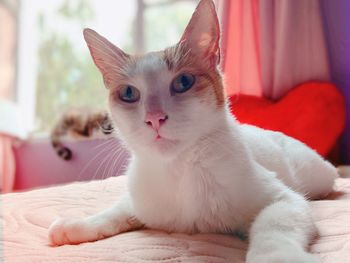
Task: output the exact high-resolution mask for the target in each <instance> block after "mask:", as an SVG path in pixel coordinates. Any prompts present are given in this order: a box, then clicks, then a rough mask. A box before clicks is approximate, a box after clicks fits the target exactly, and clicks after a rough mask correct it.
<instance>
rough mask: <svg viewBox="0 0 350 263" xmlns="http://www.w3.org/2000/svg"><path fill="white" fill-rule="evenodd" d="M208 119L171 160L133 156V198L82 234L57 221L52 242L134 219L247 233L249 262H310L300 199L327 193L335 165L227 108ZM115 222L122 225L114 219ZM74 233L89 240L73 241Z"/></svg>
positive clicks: (307, 220)
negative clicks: (240, 119) (241, 119)
mask: <svg viewBox="0 0 350 263" xmlns="http://www.w3.org/2000/svg"><path fill="white" fill-rule="evenodd" d="M213 115H215V116H216V118H213V119H209V120H208V122H209V123H211V126H212V127H211V129H208V130H206V131H203V132H202V134H200V135H198V134H197V136H198V139H197V140H194V141H192V142H190V143H188V145H187V147H185V149H184V150H183V151H181V153H180V154H178V156H177V157H176V158H174V159H169V158H168V157H166V158H161V155H154V154H150V152H149V153H148V154H147V153H144V152H142V151H140V152H141V153H140V154H138V153H134V155H133V158H132V160H131V163H130V166H129V170H128V174H127V176H128V177H129V185H128V186H129V190H130V197H131V198H130V199H129V198H126V199H123V201H121V202H120V203H119V204H118V205H117V206H116V207H115V208H114V209H115V210H113V211H114V212H112V213H102V214H101V215H102V216H97V217H96V216H95V217H94V220H93V221H91V222H93V223H91V224H90V225H88V227H87V229H86V231H77V230H76V221H75V222H72V224H73V225H75V228H74V229H75V230H74V231H69V227H67V221H58V222H56V223H55V225H54V226H53V227H51V232H50V236H51V241H52V242H53V243H54V244H59V245H60V244H64V243H70V242H73V243H79V242H84V241H90V240H97V239H99V238H101V237H105V236H110V235H114V234H117V233H119V232H120V228H123V230H124V231H125V230H129V229H131V228H132V227H128V224H126V223H125V222H126V221H127V220H126V219H127V218H129V217H130V218H131V217H136V218H137V219H138V220H139V221H140V222H142V224H145V225H146V226H147V227H150V228H155V229H162V230H166V231H176V232H187V233H193V232H219V233H227V232H235V231H240V232H242V231H245V232H248V231H249V229H251V231H250V250H249V253H248V256H247V262H313V261H315V260H314V259H312V257H311V256H309V255H308V254H307V253H306V252H305V251H304V248H305V247H306V245H307V244H308V242H309V240H310V238H311V236H312V234H313V232H314V228H313V223H312V219H311V216H310V209H309V207H308V204H307V202H306V200H305V199H304V198H303V197H302V195H308V196H309V197H310V198H316V197H320V196H323V195H325V194H327V193H328V192H329V191H331V190H332V185H333V181H334V178H335V177H336V176H337V173H336V170H335V168H333V167H332V166H331V165H330V164H329V163H328V162H326V161H324V160H323V159H322V158H321V157H320V156H318V155H317V154H316V153H315V152H313V151H312V150H310V149H309V148H307V147H306V146H305V145H303V144H302V143H300V142H298V141H296V140H294V139H292V138H290V137H287V136H285V135H283V134H281V133H277V132H271V131H264V130H262V129H259V128H256V127H253V126H248V125H240V124H238V123H237V122H236V121H235V120H234V119H233V118H232V117H231V116H229V114H228V113H227V110H226V109H225V108H224V109H223V110H219V111H216V112H215V114H214V113H213ZM206 117H208V116H206ZM292 189H293V190H298V191H300V193H301V194H302V195H300V194H297V193H296V192H295V191H293V190H292ZM121 207H123V209H121ZM123 210H125V211H124V213H121V212H122V211H123ZM118 212H119V214H118ZM125 215H128V216H125ZM118 217H119V218H123V217H124V221H123V220H122V221H115V220H116V219H118ZM88 221H89V220H88ZM88 221H86V220H85V221H84V222H85V223H84V224H82V225H84V227H86V222H88ZM69 222H70V221H68V226H69V225H71V224H70V223H69ZM101 222H104V223H101ZM116 226H117V227H116ZM136 226H138V227H139V226H140V224H136ZM89 229H90V230H89ZM106 229H111V230H110V231H109V232H108V231H107V233H106ZM80 232H83V233H94V235H92V237H91V238H90V237H86V236H85V235H82V236H81V237H80V236H77V234H78V233H80ZM62 233H64V235H63V234H62ZM63 236H66V237H67V239H68V240H62V237H63ZM287 256H288V257H290V259H288V260H286V258H287ZM298 257H299V258H300V259H299V261H297V260H296V258H298ZM311 259H312V260H311ZM315 262H316V261H315Z"/></svg>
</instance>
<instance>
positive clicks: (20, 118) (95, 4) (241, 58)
mask: <svg viewBox="0 0 350 263" xmlns="http://www.w3.org/2000/svg"><path fill="white" fill-rule="evenodd" d="M198 2H199V0H128V1H125V0H0V190H2V191H5V192H6V191H7V192H8V191H12V190H21V189H28V188H32V187H37V186H44V185H50V184H57V183H65V182H71V181H76V180H91V179H97V178H103V177H106V176H111V175H117V174H121V173H122V171H123V169H122V167H124V166H123V165H124V164H125V163H127V153H125V152H124V153H123V154H122V155H120V156H122V157H118V158H121V159H122V160H121V161H120V164H118V165H114V164H115V162H114V161H115V160H113V159H115V158H114V157H113V153H114V152H113V151H110V150H108V149H106V147H105V146H106V145H108V144H106V145H102V146H101V147H100V146H98V147H100V148H94V147H97V145H98V144H99V143H100V141H89V142H74V143H72V142H67V143H68V145H69V146H70V147H71V148H72V149H73V152H74V158H73V159H72V160H71V161H70V162H66V161H64V160H62V159H60V158H59V157H58V156H57V154H56V152H55V151H54V150H53V148H52V147H51V145H50V141H49V139H48V137H49V133H50V131H51V130H52V128H53V126H54V124H55V123H56V121H57V119H58V118H59V117H60V116H61V114H62V113H63V112H64V111H65V110H66V109H69V108H71V107H77V106H78V107H79V106H89V107H90V108H102V109H103V108H106V98H107V96H106V95H107V90H106V89H105V88H104V86H103V81H102V77H101V75H100V73H99V71H98V70H97V68H96V67H95V65H94V64H93V61H92V59H91V57H90V54H89V52H88V48H87V46H86V44H85V41H84V39H83V35H82V31H83V29H84V28H85V27H89V28H92V29H94V30H96V31H97V32H99V33H100V34H101V35H103V36H105V37H106V38H107V39H109V40H110V41H111V42H113V43H114V44H116V45H117V46H118V47H120V48H121V49H123V50H125V51H126V52H129V53H132V54H135V53H144V52H147V51H154V50H161V49H164V48H166V47H168V46H171V45H174V44H176V43H177V42H178V41H179V39H180V37H181V35H182V32H183V30H184V29H185V27H186V25H187V23H188V21H189V19H190V17H191V15H192V13H193V11H194V10H195V8H196V6H197V4H198ZM214 3H215V5H216V9H217V13H218V16H219V20H220V24H221V61H220V67H221V69H222V70H223V72H224V74H225V82H226V86H225V89H226V94H227V95H228V97H229V99H230V100H231V106H232V111H233V112H234V114H235V116H236V117H237V119H238V120H239V121H241V122H243V123H250V124H254V125H257V126H260V127H263V128H266V129H271V130H277V131H282V132H284V133H286V134H288V135H289V136H292V137H294V138H297V139H299V140H300V141H302V142H304V143H305V144H307V145H308V146H310V147H311V148H313V149H315V150H316V151H317V152H318V153H319V154H321V155H322V156H323V157H325V158H327V159H329V160H331V161H332V162H333V163H334V164H336V165H338V164H347V165H349V164H350V114H346V113H348V112H349V110H350V27H349V24H350V16H349V14H350V1H349V0H336V1H333V0H307V1H306V0H215V1H214ZM300 86H302V87H301V88H300ZM251 96H254V97H251ZM291 97H292V98H294V99H293V101H292V102H291V99H288V98H291ZM285 101H289V104H288V103H285ZM282 105H285V106H283V107H282ZM18 142H20V143H18ZM117 148H120V147H119V146H117ZM97 149H98V150H97ZM103 151H105V152H103ZM111 154H112V155H111ZM98 156H99V157H98ZM117 161H118V162H119V160H117ZM113 166H115V167H113ZM101 170H103V172H101Z"/></svg>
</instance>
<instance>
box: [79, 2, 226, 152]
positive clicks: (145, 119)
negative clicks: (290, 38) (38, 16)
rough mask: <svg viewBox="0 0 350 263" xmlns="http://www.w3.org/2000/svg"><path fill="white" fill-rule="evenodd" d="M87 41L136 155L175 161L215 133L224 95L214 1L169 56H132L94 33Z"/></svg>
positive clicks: (201, 6)
mask: <svg viewBox="0 0 350 263" xmlns="http://www.w3.org/2000/svg"><path fill="white" fill-rule="evenodd" d="M84 36H85V39H86V41H87V43H88V46H89V49H90V52H91V55H92V57H93V59H94V62H95V64H96V65H97V67H98V68H99V69H100V71H101V73H102V75H103V78H104V82H105V85H106V87H107V88H108V89H109V91H110V93H109V102H110V110H111V114H112V117H113V120H114V122H115V124H116V127H117V129H118V130H119V132H120V134H121V135H122V137H123V138H124V140H125V141H126V143H127V144H128V146H129V147H131V149H132V150H134V151H143V152H149V153H152V152H154V153H160V154H162V155H170V156H172V155H174V154H176V153H178V151H180V150H181V149H183V148H185V147H186V146H187V145H189V144H190V143H191V142H193V141H195V140H196V139H198V138H199V137H201V136H203V135H204V134H206V132H208V130H212V129H213V127H214V128H215V123H216V122H217V121H218V120H217V119H218V118H219V116H221V115H220V114H218V112H220V111H222V109H223V108H224V94H223V87H222V79H221V75H220V72H219V71H218V70H217V63H218V60H219V48H218V43H219V26H218V21H217V16H216V12H215V8H214V5H213V3H212V1H210V0H203V1H201V2H200V4H199V6H198V7H197V9H196V11H195V13H194V14H193V16H192V19H191V21H190V23H189V25H188V26H187V28H186V30H185V33H184V35H183V36H182V38H181V40H180V42H179V43H178V44H177V45H176V46H174V47H171V48H168V49H166V50H164V51H160V52H152V53H148V54H146V55H144V56H131V55H128V54H126V53H124V52H123V51H122V50H120V49H119V48H117V47H116V46H114V45H113V44H111V43H110V42H109V41H108V40H106V39H105V38H103V37H102V36H100V35H98V34H97V33H96V32H94V31H92V30H90V29H86V30H85V31H84Z"/></svg>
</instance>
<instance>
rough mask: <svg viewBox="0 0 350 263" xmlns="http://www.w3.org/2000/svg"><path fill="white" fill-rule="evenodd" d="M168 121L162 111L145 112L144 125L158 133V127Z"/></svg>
mask: <svg viewBox="0 0 350 263" xmlns="http://www.w3.org/2000/svg"><path fill="white" fill-rule="evenodd" d="M167 119H168V115H166V114H165V113H164V112H162V111H154V112H147V114H146V117H145V123H146V124H147V125H150V126H152V128H153V129H154V130H155V131H158V130H159V128H160V126H161V125H162V124H163V123H164V122H165V121H166V120H167Z"/></svg>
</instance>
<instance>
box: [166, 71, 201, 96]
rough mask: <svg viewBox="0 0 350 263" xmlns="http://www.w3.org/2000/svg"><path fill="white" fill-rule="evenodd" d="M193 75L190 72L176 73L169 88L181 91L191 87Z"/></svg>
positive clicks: (193, 80) (193, 79)
mask: <svg viewBox="0 0 350 263" xmlns="http://www.w3.org/2000/svg"><path fill="white" fill-rule="evenodd" d="M194 82H195V77H194V76H193V75H192V74H188V73H183V74H180V75H178V76H177V77H176V78H175V79H174V80H173V82H172V83H171V89H172V90H173V91H174V92H176V93H183V92H186V91H188V90H189V89H190V88H192V86H193V84H194Z"/></svg>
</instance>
